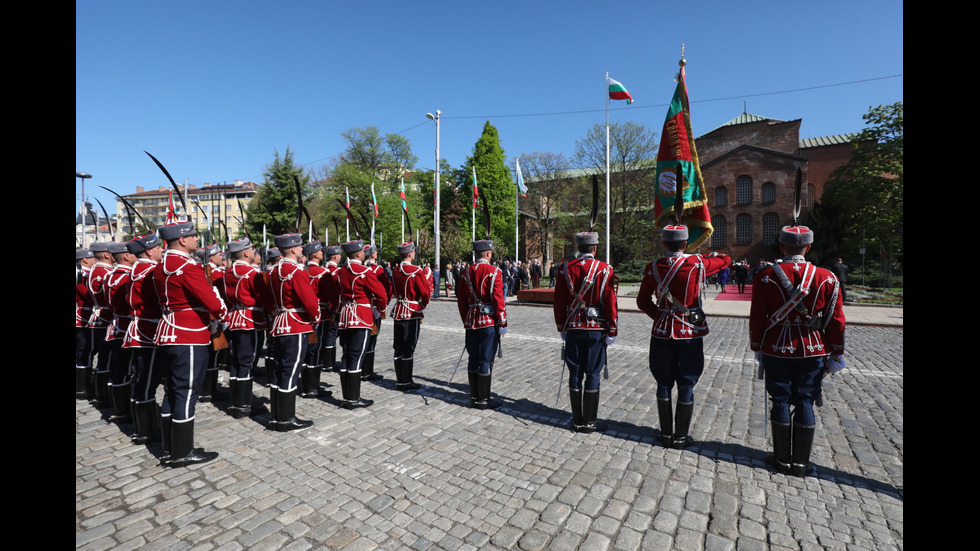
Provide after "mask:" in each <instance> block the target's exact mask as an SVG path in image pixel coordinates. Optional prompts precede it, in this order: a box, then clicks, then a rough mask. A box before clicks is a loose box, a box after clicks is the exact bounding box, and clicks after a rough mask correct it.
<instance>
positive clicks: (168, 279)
mask: <svg viewBox="0 0 980 551" xmlns="http://www.w3.org/2000/svg"><path fill="white" fill-rule="evenodd" d="M159 231H160V238H161V239H163V240H164V241H166V242H167V251H166V252H165V253H164V255H163V260H162V261H161V262H160V265H159V266H158V267H157V268H156V269H155V270H154V271H153V285H154V287H155V288H156V292H157V296H158V297H159V298H160V308H161V311H162V315H161V318H160V324H159V325H158V326H157V334H156V338H155V340H154V342H155V343H156V345H157V346H159V347H160V353H161V355H162V356H163V358H162V361H163V365H164V366H165V369H166V377H167V379H166V381H167V382H166V384H165V385H164V389H165V391H166V398H165V403H164V406H163V407H162V408H161V410H162V411H161V421H162V422H161V430H162V431H169V433H170V440H169V447H170V449H169V450H167V449H166V445H167V444H168V442H167V439H166V438H165V439H164V444H165V446H164V451H165V452H167V451H169V453H170V456H169V460H167V461H166V464H167V465H169V466H171V467H183V466H187V465H192V464H195V463H203V462H205V461H211V460H212V459H214V458H216V457H217V456H218V454H217V452H206V451H204V450H203V449H201V448H195V447H194V415H195V407H196V405H197V400H198V398H199V397H200V395H201V386H202V384H203V383H204V374H205V371H207V367H208V345H209V344H210V342H211V333H212V331H211V330H210V327H211V325H212V320H216V321H220V320H222V319H224V317H225V315H226V314H227V313H228V310H227V308H226V307H225V303H224V301H223V300H221V297H220V296H218V291H217V290H216V289H215V288H214V287H213V286H212V285H211V284H210V283H209V282H208V280H207V277H206V276H205V273H204V267H203V266H202V265H201V264H200V263H198V262H196V261H195V260H194V258H193V256H192V255H193V254H194V252H195V251H196V250H197V248H198V237H197V230H196V229H195V228H194V224H193V222H178V223H176V224H168V225H166V226H163V227H162V228H160V230H159Z"/></svg>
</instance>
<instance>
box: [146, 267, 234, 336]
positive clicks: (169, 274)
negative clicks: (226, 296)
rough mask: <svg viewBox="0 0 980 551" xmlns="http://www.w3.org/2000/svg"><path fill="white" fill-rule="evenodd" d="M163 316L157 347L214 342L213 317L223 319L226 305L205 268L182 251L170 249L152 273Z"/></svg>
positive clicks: (158, 330)
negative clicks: (210, 325) (206, 274)
mask: <svg viewBox="0 0 980 551" xmlns="http://www.w3.org/2000/svg"><path fill="white" fill-rule="evenodd" d="M153 285H154V287H156V291H157V295H158V296H159V297H160V308H161V310H162V315H161V318H160V325H159V327H158V328H157V335H156V339H155V340H154V342H156V344H157V346H168V345H174V344H178V345H204V344H209V343H210V342H211V332H210V331H209V330H208V325H209V324H210V322H211V317H212V316H214V318H215V319H223V318H224V317H225V315H227V313H228V309H227V308H226V307H225V303H224V301H223V300H221V297H220V296H218V290H217V289H215V288H214V287H213V286H212V285H211V284H210V283H209V282H208V280H207V277H205V275H204V266H202V265H201V264H198V263H197V262H195V261H194V259H193V258H191V256H190V255H189V254H187V253H185V252H183V251H178V250H175V249H167V251H166V252H165V253H163V261H161V262H160V266H159V267H158V268H157V269H156V270H154V271H153Z"/></svg>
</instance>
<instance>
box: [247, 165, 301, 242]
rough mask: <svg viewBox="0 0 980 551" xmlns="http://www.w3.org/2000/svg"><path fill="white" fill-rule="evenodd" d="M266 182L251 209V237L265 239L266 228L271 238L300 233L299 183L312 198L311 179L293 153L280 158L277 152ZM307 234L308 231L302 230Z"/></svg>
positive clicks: (249, 216) (266, 174) (249, 209)
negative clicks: (297, 182)
mask: <svg viewBox="0 0 980 551" xmlns="http://www.w3.org/2000/svg"><path fill="white" fill-rule="evenodd" d="M262 176H263V178H264V181H263V183H262V186H261V187H260V188H259V190H258V193H256V194H255V197H254V198H252V201H251V203H250V204H249V206H248V211H247V216H246V220H245V222H246V224H247V226H248V229H249V233H251V234H252V235H256V236H258V235H262V227H263V224H264V225H265V228H266V232H267V234H268V235H282V234H285V233H292V232H295V231H296V211H297V205H298V201H297V195H296V180H297V179H299V183H300V189H301V192H302V194H303V195H304V197H305V196H306V195H308V194H309V187H310V178H309V176H307V175H306V174H304V173H303V170H302V169H301V168H299V167H297V166H295V164H294V161H293V152H292V151H290V149H289V148H288V147H287V148H286V153H285V154H283V155H281V156H280V155H279V151H278V150H276V151H275V156H274V157H273V160H272V163H271V164H269V165H267V166H266V168H265V171H264V172H263V173H262ZM302 229H303V231H304V232H305V230H306V228H305V227H304V228H302Z"/></svg>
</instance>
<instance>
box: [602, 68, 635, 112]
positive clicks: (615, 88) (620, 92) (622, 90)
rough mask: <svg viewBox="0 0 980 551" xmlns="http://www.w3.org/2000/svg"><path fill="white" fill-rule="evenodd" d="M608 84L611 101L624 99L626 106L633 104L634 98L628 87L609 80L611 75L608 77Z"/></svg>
mask: <svg viewBox="0 0 980 551" xmlns="http://www.w3.org/2000/svg"><path fill="white" fill-rule="evenodd" d="M606 84H607V85H609V99H624V100H626V105H629V104H631V103H633V96H631V95H630V93H629V92H627V91H626V87H625V86H623V85H622V84H621V83H619V82H616V81H615V80H613V79H611V78H609V75H606Z"/></svg>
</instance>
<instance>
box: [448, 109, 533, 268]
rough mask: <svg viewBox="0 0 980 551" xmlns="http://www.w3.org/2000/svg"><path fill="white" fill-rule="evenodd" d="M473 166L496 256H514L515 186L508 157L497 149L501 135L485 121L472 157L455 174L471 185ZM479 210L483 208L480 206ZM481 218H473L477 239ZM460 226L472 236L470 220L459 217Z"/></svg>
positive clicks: (483, 232) (482, 225)
mask: <svg viewBox="0 0 980 551" xmlns="http://www.w3.org/2000/svg"><path fill="white" fill-rule="evenodd" d="M474 167H476V180H477V187H478V189H479V194H480V200H481V201H483V200H486V201H487V202H488V204H489V205H490V219H491V228H492V231H491V232H490V235H491V237H492V239H493V240H494V244H495V247H496V251H497V253H496V254H498V255H499V256H513V255H514V252H515V251H514V231H515V229H516V228H515V216H516V212H515V208H516V203H515V201H516V199H517V196H516V194H517V186H516V185H515V184H514V182H513V181H512V180H511V174H510V169H508V168H507V158H506V157H505V156H504V150H503V148H502V147H501V146H500V135H499V134H498V133H497V128H496V127H495V126H493V125H492V124H490V121H487V122H486V124H484V125H483V134H482V135H481V136H480V139H479V140H477V141H476V144H474V145H473V155H472V156H470V157H467V159H466V163H464V164H463V166H462V167H461V168H460V170H459V171H458V172H457V174H459V175H461V176H462V175H464V174H465V175H467V176H464V177H465V178H467V179H466V180H464V181H465V182H468V183H469V184H470V185H472V179H473V177H472V174H473V168H474ZM463 203H464V205H466V207H470V206H471V205H472V202H469V201H463ZM481 208H482V206H481ZM483 220H484V216H482V215H481V213H480V212H477V217H476V238H477V239H483V238H485V236H486V230H485V223H484V222H483ZM460 222H461V227H462V228H463V229H464V230H465V235H471V234H470V229H471V227H472V225H471V217H463V216H461V217H460ZM441 227H442V229H443V230H445V229H447V226H446V222H443V223H442V224H441Z"/></svg>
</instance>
